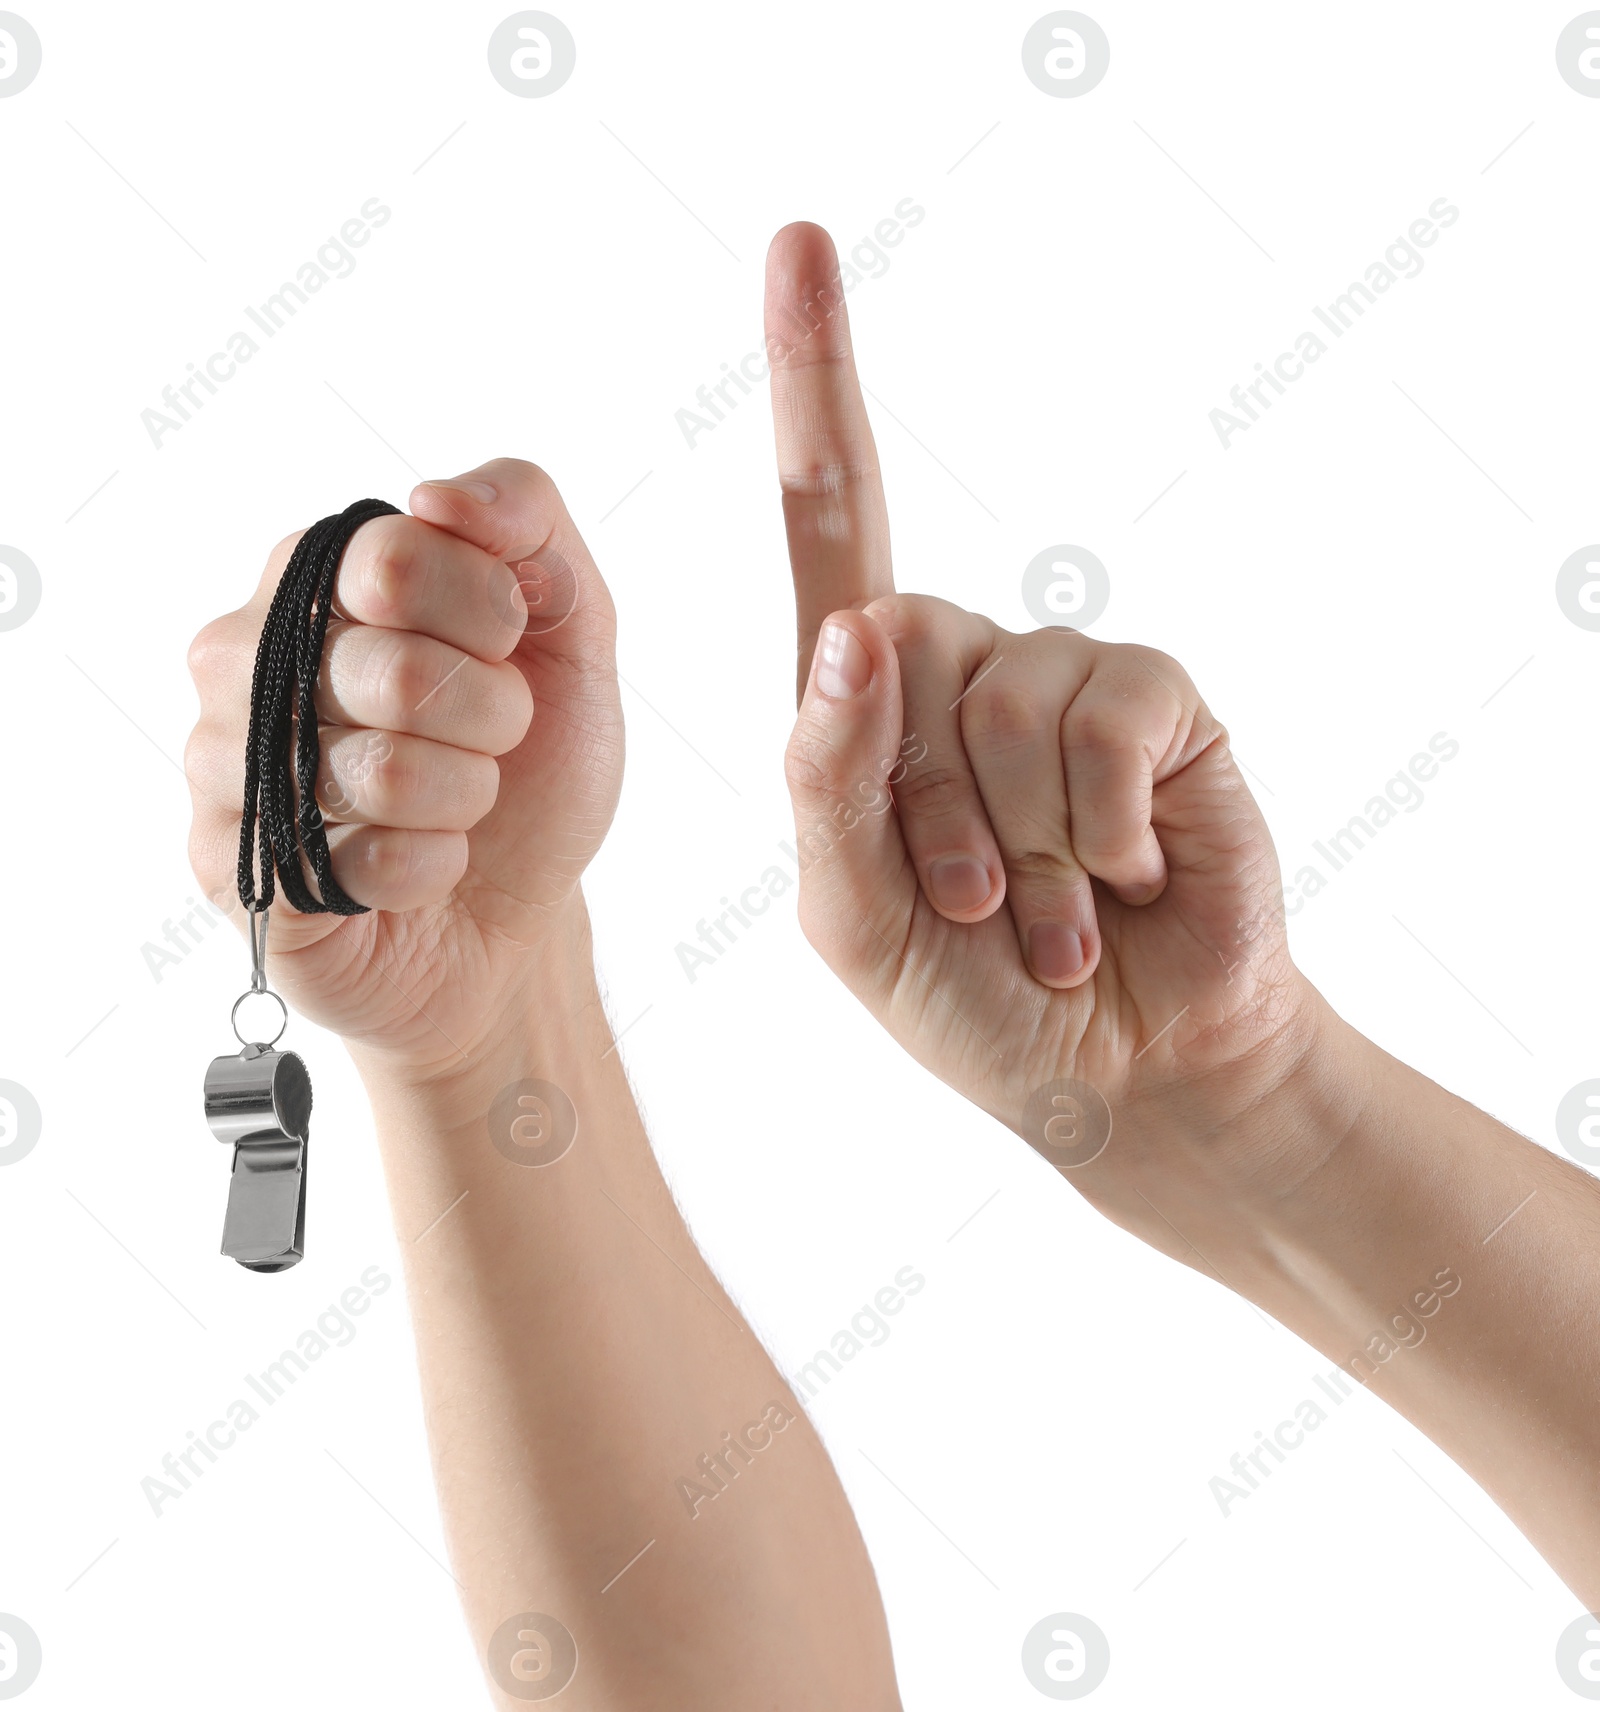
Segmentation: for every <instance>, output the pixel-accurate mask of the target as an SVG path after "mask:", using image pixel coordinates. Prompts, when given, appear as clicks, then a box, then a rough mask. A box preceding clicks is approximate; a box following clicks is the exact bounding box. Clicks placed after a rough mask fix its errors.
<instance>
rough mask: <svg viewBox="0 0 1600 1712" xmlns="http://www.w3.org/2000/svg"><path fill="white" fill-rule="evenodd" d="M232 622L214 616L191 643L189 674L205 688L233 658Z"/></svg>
mask: <svg viewBox="0 0 1600 1712" xmlns="http://www.w3.org/2000/svg"><path fill="white" fill-rule="evenodd" d="M232 628H233V627H232V623H231V615H230V618H213V619H212V620H211V622H210V623H209V624H207V625H205V626H204V627H203V628H202V629H201V630H200V631H199V632H198V633H197V634H196V636H195V638H194V640H193V641H192V642H191V643H190V644H189V653H188V664H189V676H190V677H191V678H193V679H194V681H195V683H196V685H197V686H199V687H200V688H204V687H205V684H206V683H207V682H208V681H209V680H210V679H212V678H215V677H219V676H220V675H221V674H222V672H223V671H224V670H225V669H226V667H227V665H228V664H229V663H230V662H231V660H232V658H233V642H232V636H231V632H232Z"/></svg>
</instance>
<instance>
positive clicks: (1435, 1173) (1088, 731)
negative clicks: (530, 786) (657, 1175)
mask: <svg viewBox="0 0 1600 1712" xmlns="http://www.w3.org/2000/svg"><path fill="white" fill-rule="evenodd" d="M767 326H768V331H769V339H777V340H780V341H782V342H783V345H784V352H783V353H778V352H774V353H773V358H774V360H773V370H772V404H773V415H774V423H775V430H776V444H777V461H778V471H779V478H780V482H781V486H782V492H783V511H784V520H785V524H786V527H787V532H788V541H789V556H790V561H791V565H792V569H793V572H794V586H795V598H796V612H797V620H798V633H799V651H798V659H799V682H800V689H801V705H800V713H799V719H798V721H797V723H796V726H795V729H794V735H793V737H792V739H791V741H790V744H789V749H788V757H787V763H788V777H789V785H790V791H791V795H792V797H793V800H794V808H795V820H796V827H797V834H798V837H799V838H800V839H801V840H802V841H803V842H805V843H806V844H807V846H808V848H810V849H811V850H812V851H813V852H814V853H821V852H823V851H825V852H826V854H825V855H821V856H820V859H818V860H814V861H812V862H811V864H810V865H809V866H808V867H807V869H806V871H805V873H804V876H803V878H802V882H801V893H800V915H801V922H802V925H803V926H804V928H805V931H806V934H807V936H808V938H809V939H810V940H811V942H812V944H813V945H814V946H815V947H816V948H817V950H818V951H819V952H820V953H821V954H822V956H823V957H824V958H825V959H826V961H827V962H828V964H829V965H830V966H831V967H832V969H833V970H834V972H835V973H836V974H837V975H838V976H839V977H840V979H841V980H842V981H844V983H845V984H846V985H847V986H848V987H849V988H850V990H851V991H852V992H853V993H854V994H855V995H856V996H857V997H858V998H859V999H860V1000H861V1002H862V1003H863V1004H864V1005H865V1006H866V1007H867V1009H868V1010H869V1011H871V1012H872V1014H873V1015H874V1016H875V1017H877V1019H878V1020H879V1022H881V1023H882V1024H883V1026H884V1027H885V1028H886V1029H887V1030H888V1031H889V1033H890V1034H891V1035H893V1036H894V1038H895V1039H896V1040H898V1041H899V1042H900V1044H901V1045H902V1046H904V1047H905V1048H906V1050H907V1051H909V1052H910V1053H911V1054H912V1055H913V1056H914V1057H916V1058H917V1059H918V1060H919V1061H920V1062H921V1063H922V1064H924V1065H926V1066H927V1068H928V1069H930V1070H931V1071H933V1073H934V1074H935V1075H937V1076H939V1077H941V1078H942V1079H943V1080H944V1081H946V1082H947V1083H949V1084H950V1085H951V1086H952V1087H953V1088H955V1089H957V1090H958V1091H959V1092H960V1093H962V1094H964V1095H966V1097H967V1098H969V1099H971V1100H972V1101H973V1102H974V1103H975V1104H977V1105H979V1106H981V1107H982V1108H983V1109H984V1110H985V1111H987V1112H989V1113H991V1114H992V1115H994V1116H995V1117H998V1118H999V1119H1001V1120H1002V1121H1003V1122H1004V1123H1006V1124H1008V1125H1010V1126H1011V1128H1013V1129H1014V1130H1015V1131H1016V1132H1017V1133H1018V1134H1019V1135H1021V1136H1022V1137H1023V1138H1024V1139H1025V1140H1027V1141H1028V1142H1029V1143H1030V1145H1032V1146H1034V1147H1035V1148H1036V1149H1037V1150H1038V1151H1039V1152H1040V1153H1041V1154H1042V1155H1043V1156H1044V1157H1045V1158H1047V1159H1050V1160H1051V1162H1052V1163H1053V1164H1055V1165H1056V1166H1057V1168H1058V1169H1060V1170H1062V1172H1063V1174H1064V1175H1065V1176H1066V1177H1067V1178H1068V1179H1069V1180H1070V1181H1071V1182H1072V1184H1073V1186H1074V1187H1075V1188H1077V1189H1078V1190H1079V1191H1081V1192H1082V1194H1083V1195H1084V1196H1085V1197H1086V1198H1087V1199H1088V1200H1089V1201H1090V1202H1092V1203H1093V1204H1094V1205H1095V1206H1096V1207H1098V1208H1099V1209H1100V1211H1102V1212H1103V1213H1105V1214H1106V1215H1107V1216H1108V1217H1109V1218H1111V1219H1113V1220H1114V1221H1115V1222H1116V1223H1118V1224H1119V1225H1121V1226H1123V1227H1124V1228H1125V1229H1127V1230H1129V1231H1132V1232H1133V1233H1134V1234H1135V1235H1137V1236H1139V1237H1141V1238H1142V1239H1143V1240H1144V1241H1146V1242H1148V1243H1150V1244H1151V1245H1152V1246H1153V1247H1155V1248H1158V1249H1160V1250H1161V1251H1162V1252H1163V1253H1165V1254H1168V1255H1170V1256H1172V1257H1173V1258H1174V1259H1177V1260H1181V1261H1183V1262H1184V1263H1185V1264H1187V1265H1190V1266H1192V1267H1195V1268H1196V1269H1198V1270H1201V1271H1204V1272H1207V1273H1209V1274H1210V1275H1212V1276H1213V1277H1215V1278H1217V1279H1218V1280H1219V1281H1221V1282H1222V1283H1224V1284H1226V1285H1227V1286H1229V1287H1230V1288H1232V1289H1234V1290H1236V1291H1238V1292H1240V1293H1241V1294H1243V1295H1245V1296H1247V1297H1249V1298H1250V1299H1251V1300H1253V1301H1255V1302H1256V1303H1258V1304H1259V1305H1260V1306H1261V1307H1262V1308H1264V1309H1266V1310H1267V1311H1268V1312H1269V1313H1272V1314H1273V1315H1275V1316H1276V1317H1277V1318H1278V1319H1279V1320H1281V1321H1282V1322H1283V1323H1284V1324H1285V1325H1287V1326H1289V1327H1290V1328H1291V1329H1292V1330H1294V1331H1295V1332H1297V1333H1299V1334H1300V1335H1301V1336H1302V1337H1304V1338H1305V1339H1306V1340H1307V1341H1308V1342H1310V1343H1312V1344H1314V1345H1315V1346H1316V1347H1317V1348H1319V1349H1320V1350H1322V1351H1323V1353H1324V1354H1326V1355H1327V1356H1329V1357H1330V1358H1331V1359H1332V1360H1333V1361H1334V1362H1336V1363H1338V1364H1340V1365H1341V1366H1342V1367H1343V1368H1344V1370H1345V1372H1346V1373H1348V1374H1350V1375H1351V1376H1352V1378H1353V1379H1354V1380H1356V1381H1357V1382H1360V1383H1365V1384H1368V1385H1369V1386H1370V1387H1371V1389H1373V1390H1374V1391H1376V1392H1378V1394H1379V1395H1381V1396H1383V1397H1384V1398H1385V1399H1386V1400H1387V1401H1388V1402H1389V1403H1391V1404H1392V1405H1393V1406H1394V1407H1395V1408H1397V1409H1399V1410H1400V1411H1401V1412H1402V1413H1403V1414H1405V1415H1406V1416H1407V1417H1408V1418H1409V1419H1410V1420H1412V1421H1413V1422H1414V1423H1415V1424H1416V1425H1417V1426H1418V1427H1420V1428H1421V1429H1422V1430H1423V1431H1424V1432H1426V1433H1427V1434H1428V1435H1429V1436H1430V1437H1431V1438H1433V1439H1434V1440H1435V1442H1436V1443H1438V1444H1439V1445H1440V1446H1441V1447H1442V1448H1443V1449H1444V1450H1445V1451H1446V1452H1448V1453H1449V1454H1450V1455H1451V1456H1452V1457H1454V1458H1455V1460H1456V1461H1457V1462H1458V1463H1459V1464H1460V1465H1461V1467H1462V1468H1464V1469H1465V1470H1466V1471H1467V1472H1468V1473H1469V1474H1470V1475H1472V1476H1473V1478H1474V1479H1476V1480H1477V1481H1478V1482H1479V1483H1480V1484H1481V1485H1482V1486H1483V1487H1484V1489H1485V1490H1486V1491H1487V1492H1489V1493H1490V1495H1491V1496H1492V1497H1494V1498H1495V1499H1496V1501H1497V1502H1498V1503H1499V1504H1500V1505H1501V1506H1502V1507H1503V1508H1504V1509H1505V1511H1506V1513H1507V1514H1508V1515H1509V1516H1510V1517H1511V1518H1512V1520H1513V1521H1514V1522H1515V1523H1516V1524H1517V1525H1518V1526H1519V1527H1520V1528H1521V1529H1522V1530H1523V1531H1524V1533H1526V1535H1527V1536H1528V1538H1529V1540H1530V1541H1531V1542H1532V1543H1533V1544H1534V1546H1535V1547H1537V1549H1538V1550H1539V1551H1541V1552H1542V1553H1543V1554H1544V1556H1545V1557H1546V1558H1547V1559H1548V1560H1549V1562H1550V1564H1551V1566H1552V1567H1553V1568H1554V1569H1555V1570H1556V1572H1557V1573H1558V1574H1560V1575H1561V1576H1562V1577H1563V1578H1564V1579H1565V1580H1566V1582H1567V1583H1568V1585H1569V1586H1570V1587H1571V1588H1572V1590H1573V1591H1574V1592H1575V1593H1576V1594H1577V1595H1578V1597H1579V1598H1580V1599H1581V1600H1582V1601H1584V1603H1585V1604H1586V1605H1587V1606H1589V1607H1590V1608H1591V1609H1600V1409H1597V1408H1596V1399H1597V1398H1600V1338H1597V1336H1596V1332H1595V1327H1596V1325H1597V1323H1600V1267H1597V1266H1596V1265H1595V1261H1594V1256H1595V1254H1596V1252H1597V1251H1600V1183H1597V1182H1596V1181H1595V1179H1594V1178H1592V1177H1590V1176H1589V1175H1588V1174H1587V1173H1585V1172H1584V1171H1582V1170H1580V1169H1578V1168H1577V1167H1576V1166H1574V1165H1571V1164H1569V1163H1568V1162H1566V1161H1565V1160H1562V1159H1558V1158H1557V1157H1555V1156H1554V1155H1552V1154H1550V1153H1548V1152H1547V1151H1545V1150H1544V1149H1543V1148H1540V1147H1537V1146H1535V1145H1534V1144H1533V1143H1532V1142H1530V1141H1528V1140H1526V1139H1525V1138H1523V1137H1522V1136H1519V1135H1516V1134H1514V1133H1513V1132H1512V1131H1510V1130H1508V1129H1506V1128H1504V1127H1503V1126H1502V1125H1500V1124H1497V1123H1495V1122H1494V1121H1493V1120H1492V1119H1491V1118H1489V1117H1487V1116H1486V1115H1485V1114H1484V1113H1482V1112H1480V1111H1477V1110H1476V1109H1474V1108H1473V1107H1471V1106H1469V1105H1467V1104H1466V1103H1465V1102H1464V1101H1462V1100H1459V1099H1457V1098H1456V1097H1455V1096H1454V1095H1452V1094H1450V1093H1448V1092H1446V1091H1445V1090H1444V1089H1442V1088H1440V1087H1438V1086H1436V1085H1435V1084H1434V1083H1432V1082H1430V1081H1429V1080H1428V1079H1427V1078H1426V1077H1423V1076H1420V1075H1418V1074H1417V1073H1416V1072H1415V1071H1413V1070H1411V1069H1409V1068H1408V1067H1407V1066H1405V1065H1403V1064H1400V1063H1397V1062H1396V1061H1395V1060H1394V1059H1392V1058H1390V1057H1389V1056H1388V1055H1387V1054H1386V1053H1384V1052H1383V1051H1381V1050H1380V1049H1379V1048H1378V1047H1377V1046H1375V1045H1374V1044H1373V1043H1372V1042H1370V1041H1368V1040H1366V1039H1365V1038H1364V1037H1362V1036H1361V1035H1360V1034H1358V1033H1357V1032H1356V1031H1355V1030H1354V1029H1352V1028H1350V1027H1349V1026H1348V1025H1347V1024H1346V1023H1344V1022H1343V1021H1342V1020H1341V1019H1340V1018H1339V1017H1337V1016H1336V1015H1335V1014H1334V1013H1333V1011H1332V1010H1331V1009H1330V1007H1329V1006H1328V1005H1327V1003H1326V1002H1325V1001H1324V1000H1323V999H1322V997H1321V996H1320V995H1319V994H1318V993H1317V992H1316V990H1315V989H1314V988H1313V987H1312V985H1311V984H1310V982H1309V981H1307V980H1306V978H1305V977H1304V975H1303V974H1301V972H1300V971H1299V970H1298V969H1297V968H1296V967H1295V965H1294V962H1293V960H1292V959H1291V957H1290V954H1289V947H1288V943H1287V938H1286V935H1285V932H1284V921H1283V910H1282V889H1281V884H1280V880H1279V874H1278V864H1277V857H1276V855H1275V853H1274V851H1273V847H1272V841H1271V838H1270V837H1269V835H1268V832H1267V828H1266V825H1265V822H1264V821H1263V819H1262V816H1261V813H1260V810H1259V809H1258V808H1257V806H1256V804H1255V801H1254V799H1253V798H1252V797H1251V794H1250V792H1249V790H1248V788H1247V787H1246V785H1245V782H1244V779H1243V777H1242V775H1241V773H1240V771H1239V769H1238V767H1237V765H1236V764H1235V762H1234V759H1233V755H1232V752H1231V748H1230V745H1229V741H1228V735H1227V732H1226V731H1225V730H1224V729H1223V727H1222V726H1221V725H1220V724H1219V723H1218V721H1217V720H1216V718H1215V716H1214V715H1213V714H1212V713H1211V712H1210V710H1209V709H1208V708H1207V706H1206V704H1205V702H1204V701H1203V700H1202V699H1201V697H1200V695H1199V693H1198V691H1197V690H1196V689H1195V687H1194V685H1193V684H1192V683H1191V682H1190V681H1189V679H1188V677H1187V675H1186V674H1185V673H1184V671H1183V669H1182V667H1181V666H1179V665H1178V663H1177V662H1176V661H1174V660H1172V659H1170V658H1169V657H1167V656H1166V655H1164V654H1161V653H1158V652H1156V651H1155V650H1153V649H1147V648H1140V647H1130V646H1126V645H1120V644H1111V643H1104V642H1098V641H1092V640H1090V639H1089V638H1088V637H1086V636H1082V635H1079V634H1077V633H1075V632H1072V631H1069V630H1044V631H1039V632H1035V633H1033V634H1031V635H1026V636H1018V635H1014V634H1012V633H1010V632H1008V631H1005V630H1002V629H1001V628H1000V627H999V626H998V625H995V624H993V623H992V622H991V621H990V620H988V619H986V618H983V617H981V616H980V615H978V614H976V613H969V612H965V611H962V610H961V609H960V608H959V607H955V606H952V605H950V604H949V603H948V602H945V601H939V600H932V599H928V598H926V597H923V596H917V595H909V594H900V593H896V592H895V590H894V578H893V573H892V571H891V564H890V554H889V526H888V512H887V507H886V504H885V500H884V493H883V486H882V482H881V480H880V478H879V474H878V467H877V455H876V450H875V448H874V445H873V439H872V432H871V429H870V427H869V426H868V422H867V416H866V410H865V407H864V405H863V403H862V397H861V391H860V387H859V384H858V381H857V378H856V370H855V362H854V357H853V355H852V352H851V347H850V336H849V328H848V320H847V317H846V314H845V310H844V303H843V296H842V293H841V292H840V290H839V288H838V261H837V258H836V256H835V253H834V249H833V245H832V243H831V241H830V240H829V238H828V236H827V234H826V233H825V232H823V231H822V230H821V229H820V228H819V227H816V226H811V225H804V224H801V225H795V226H789V227H786V228H785V229H784V230H783V231H781V232H780V233H779V234H778V236H777V237H776V238H775V239H774V241H773V245H772V248H771V251H770V253H769V256H768V266H767ZM799 328H809V329H810V331H809V333H808V334H806V335H804V336H800V335H799V334H797V331H796V330H797V329H799ZM886 782H887V789H886ZM889 795H892V804H893V812H892V813H891V812H887V802H886V798H887V797H888V796H889ZM1062 1081H1071V1082H1073V1083H1076V1084H1079V1086H1078V1087H1076V1088H1074V1089H1071V1090H1067V1091H1062V1090H1060V1089H1059V1088H1056V1089H1054V1090H1052V1084H1058V1083H1060V1082H1062ZM1083 1084H1087V1085H1088V1088H1087V1090H1086V1089H1085V1088H1084V1087H1083V1086H1082V1085H1083ZM1052 1092H1054V1093H1055V1094H1056V1095H1058V1096H1059V1099H1058V1103H1056V1104H1054V1105H1052V1104H1050V1103H1049V1100H1050V1097H1051V1095H1052ZM1106 1114H1109V1116H1110V1119H1111V1129H1110V1134H1109V1138H1108V1139H1106V1140H1105V1145H1104V1146H1103V1147H1102V1148H1101V1149H1100V1151H1099V1152H1098V1153H1093V1145H1094V1143H1095V1142H1096V1141H1097V1140H1098V1139H1100V1133H1101V1131H1103V1129H1104V1118H1105V1115H1106ZM1097 1116H1098V1117H1099V1120H1100V1125H1099V1129H1098V1130H1097V1129H1096V1127H1095V1125H1096V1117H1097ZM1085 1138H1087V1139H1085ZM1091 1153H1092V1157H1090V1156H1088V1155H1090V1154H1091Z"/></svg>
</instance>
